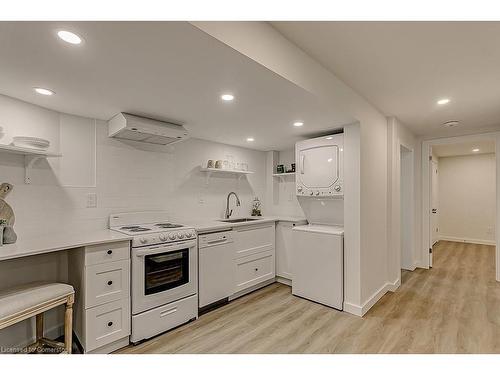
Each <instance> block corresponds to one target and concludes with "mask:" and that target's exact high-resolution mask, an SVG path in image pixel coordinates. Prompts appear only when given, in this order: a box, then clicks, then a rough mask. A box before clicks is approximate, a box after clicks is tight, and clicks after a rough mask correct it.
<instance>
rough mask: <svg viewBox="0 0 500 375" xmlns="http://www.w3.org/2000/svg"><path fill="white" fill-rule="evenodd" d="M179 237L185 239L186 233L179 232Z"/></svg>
mask: <svg viewBox="0 0 500 375" xmlns="http://www.w3.org/2000/svg"><path fill="white" fill-rule="evenodd" d="M177 237H179V239H181V240H182V239H183V238H184V233H183V232H179V234H178V235H177Z"/></svg>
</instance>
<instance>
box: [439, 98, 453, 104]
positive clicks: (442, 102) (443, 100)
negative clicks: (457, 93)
mask: <svg viewBox="0 0 500 375" xmlns="http://www.w3.org/2000/svg"><path fill="white" fill-rule="evenodd" d="M449 102H450V99H448V98H443V99H439V100H438V101H437V104H439V105H444V104H448V103H449Z"/></svg>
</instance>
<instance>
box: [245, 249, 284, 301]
mask: <svg viewBox="0 0 500 375" xmlns="http://www.w3.org/2000/svg"><path fill="white" fill-rule="evenodd" d="M274 276H275V265H274V251H266V252H264V253H259V254H254V255H250V256H247V257H244V258H240V259H237V260H236V292H239V291H241V290H243V289H246V288H249V287H251V286H254V285H256V284H258V283H260V282H262V281H266V280H268V279H271V278H273V277H274Z"/></svg>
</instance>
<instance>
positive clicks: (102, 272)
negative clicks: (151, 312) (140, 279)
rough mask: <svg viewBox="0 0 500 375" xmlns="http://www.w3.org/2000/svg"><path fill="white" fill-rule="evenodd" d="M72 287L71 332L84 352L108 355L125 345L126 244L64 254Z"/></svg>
mask: <svg viewBox="0 0 500 375" xmlns="http://www.w3.org/2000/svg"><path fill="white" fill-rule="evenodd" d="M68 279H69V283H70V284H71V285H73V287H74V288H75V305H74V320H73V322H74V323H73V331H74V332H75V334H76V336H77V338H78V341H79V342H80V344H81V345H82V347H83V350H84V352H85V353H89V352H92V353H109V352H112V351H114V350H116V349H119V348H120V347H123V346H126V345H128V343H129V336H130V324H131V322H130V320H131V314H130V242H129V241H120V242H116V243H107V244H102V245H92V246H86V247H82V248H79V249H75V250H72V251H71V252H69V255H68Z"/></svg>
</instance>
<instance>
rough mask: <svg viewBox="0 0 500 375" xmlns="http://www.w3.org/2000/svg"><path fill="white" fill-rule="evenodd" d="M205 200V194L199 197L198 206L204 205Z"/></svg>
mask: <svg viewBox="0 0 500 375" xmlns="http://www.w3.org/2000/svg"><path fill="white" fill-rule="evenodd" d="M204 203H205V198H203V194H200V195H198V204H204Z"/></svg>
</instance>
